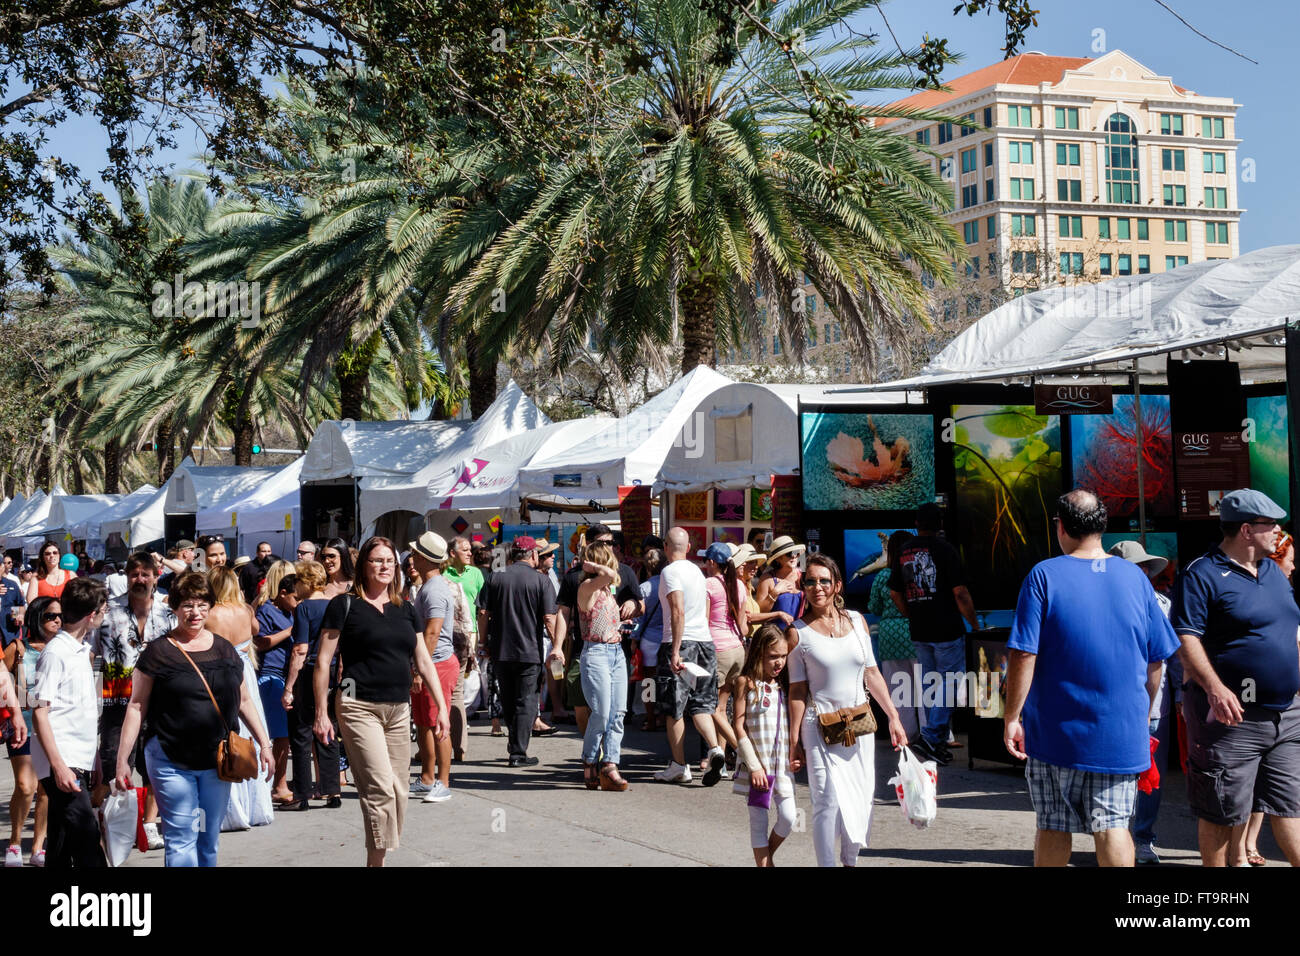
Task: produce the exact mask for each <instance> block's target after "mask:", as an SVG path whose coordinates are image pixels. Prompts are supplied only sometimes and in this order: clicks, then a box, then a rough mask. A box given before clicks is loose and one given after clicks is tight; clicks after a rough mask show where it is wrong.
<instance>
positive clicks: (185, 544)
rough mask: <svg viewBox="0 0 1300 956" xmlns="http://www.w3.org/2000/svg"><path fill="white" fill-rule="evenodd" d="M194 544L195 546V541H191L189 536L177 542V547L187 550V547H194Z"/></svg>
mask: <svg viewBox="0 0 1300 956" xmlns="http://www.w3.org/2000/svg"><path fill="white" fill-rule="evenodd" d="M194 546H195V545H194V542H193V541H191V540H190V539H189V538H181V539H180V540H179V541H177V542H176V547H178V548H180V549H181V550H182V551H183V550H185V549H186V548H193V547H194Z"/></svg>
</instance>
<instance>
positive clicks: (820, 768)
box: [787, 554, 907, 866]
mask: <svg viewBox="0 0 1300 956" xmlns="http://www.w3.org/2000/svg"><path fill="white" fill-rule="evenodd" d="M803 587H804V594H805V595H806V597H807V601H806V602H805V603H806V607H805V609H804V613H803V616H802V617H801V618H800V619H799V620H797V621H795V622H794V626H793V627H791V628H790V630H789V632H788V634H787V638H788V640H789V643H790V662H789V668H790V729H791V731H792V733H791V735H790V736H791V742H792V744H793V746H792V749H791V754H790V762H791V768H792V769H795V770H797V769H798V768H799V767H800V765H801V764H803V763H804V762H805V761H806V763H807V765H808V789H809V790H810V791H811V794H812V804H813V819H812V832H813V847H814V848H815V849H816V851H817V865H818V866H834V865H835V842H836V838H838V839H839V844H840V851H839V857H840V862H841V863H843V864H844V865H845V866H856V865H857V862H858V851H859V850H861V849H862V847H864V846H869V845H870V832H871V805H872V801H873V799H874V797H875V791H876V754H875V740H874V738H871V737H867V738H860V739H858V740H855V741H854V742H853V744H852V745H846V744H827V743H825V742H824V741H823V739H822V735H821V731H820V730H819V729H818V723H817V714H818V713H822V714H829V713H831V712H832V711H836V710H840V709H842V708H849V709H852V708H854V707H856V706H858V705H859V704H862V703H864V702H865V701H866V699H867V698H866V694H865V692H864V691H863V682H864V679H865V683H866V686H867V688H869V689H870V691H871V694H872V695H873V696H874V697H875V699H876V702H877V703H878V704H879V706H880V709H881V710H883V711H884V712H885V715H886V717H887V718H888V720H889V739H890V741H891V742H892V743H893V745H894V749H895V750H897V749H900V748H901V747H902V746H903V745H904V744H906V743H907V734H906V732H905V731H904V730H903V724H902V721H900V720H899V718H898V712H897V711H896V710H895V709H894V705H893V704H892V703H890V700H889V689H888V688H887V687H886V686H885V681H884V678H882V677H881V676H880V670H879V669H878V668H877V667H876V660H875V657H874V656H873V655H872V653H871V638H870V636H869V635H868V633H867V625H866V622H865V621H864V620H863V619H862V615H861V614H859V613H857V612H856V611H846V610H845V609H844V599H843V598H842V597H841V591H842V590H843V587H844V576H843V575H842V574H841V573H840V569H839V566H838V565H837V564H836V563H835V562H834V561H832V560H831V559H830V558H828V557H826V556H825V555H822V554H816V555H813V556H812V557H810V558H809V559H808V569H807V570H806V571H805V572H804V578H803ZM810 702H811V706H810ZM795 728H799V730H798V732H794V731H795Z"/></svg>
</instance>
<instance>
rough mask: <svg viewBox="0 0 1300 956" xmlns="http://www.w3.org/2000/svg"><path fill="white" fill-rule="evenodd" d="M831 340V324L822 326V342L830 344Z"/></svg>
mask: <svg viewBox="0 0 1300 956" xmlns="http://www.w3.org/2000/svg"><path fill="white" fill-rule="evenodd" d="M830 340H831V324H830V323H829V322H827V323H826V324H825V325H823V326H822V341H823V342H826V343H829V342H830Z"/></svg>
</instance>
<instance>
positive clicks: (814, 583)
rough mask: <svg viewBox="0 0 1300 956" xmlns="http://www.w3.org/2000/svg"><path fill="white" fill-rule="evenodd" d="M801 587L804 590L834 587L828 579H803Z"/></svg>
mask: <svg viewBox="0 0 1300 956" xmlns="http://www.w3.org/2000/svg"><path fill="white" fill-rule="evenodd" d="M803 586H804V587H806V588H830V587H834V586H835V582H834V581H832V580H831V579H830V578H804V579H803Z"/></svg>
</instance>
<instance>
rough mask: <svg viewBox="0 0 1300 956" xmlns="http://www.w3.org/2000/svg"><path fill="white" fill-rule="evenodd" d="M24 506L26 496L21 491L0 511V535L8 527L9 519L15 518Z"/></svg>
mask: <svg viewBox="0 0 1300 956" xmlns="http://www.w3.org/2000/svg"><path fill="white" fill-rule="evenodd" d="M26 504H27V496H26V495H25V494H23V493H22V492H21V491H20V492H18V494H16V495H14V496H13V498H12V499H10V500H8V501H7V502H6V503H5V506H4V508H3V509H0V535H3V534H4V532H5V529H7V528H8V527H9V525H10V519H11V518H13V517H15V516H17V515H18V514H19V513H20V512H21V511H22V510H23V506H24V505H26Z"/></svg>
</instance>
